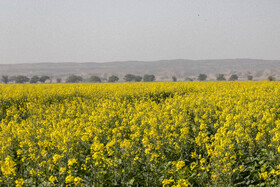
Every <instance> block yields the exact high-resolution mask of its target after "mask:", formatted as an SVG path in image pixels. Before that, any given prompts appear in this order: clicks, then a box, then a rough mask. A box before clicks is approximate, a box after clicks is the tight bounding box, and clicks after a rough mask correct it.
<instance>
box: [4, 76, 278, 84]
mask: <svg viewBox="0 0 280 187" xmlns="http://www.w3.org/2000/svg"><path fill="white" fill-rule="evenodd" d="M207 78H208V76H207V75H206V74H203V73H201V74H199V75H198V76H197V78H193V77H192V78H190V77H186V78H185V79H184V80H185V81H194V80H197V81H207ZM238 79H239V77H238V75H236V74H232V75H230V77H229V78H228V79H226V77H225V75H224V74H217V75H216V81H226V80H228V81H237V80H238ZM155 80H156V77H155V75H153V74H145V75H144V76H139V75H134V74H126V75H125V76H124V77H123V81H124V82H141V81H143V82H154V81H155ZM247 80H249V81H252V80H253V76H252V75H248V76H247ZM267 80H269V81H275V80H276V79H275V77H274V76H272V75H270V76H268V78H267ZM47 81H48V82H49V83H51V82H52V79H51V77H50V76H47V75H43V76H37V75H34V76H32V77H30V78H29V77H28V76H25V75H17V76H7V75H3V76H2V78H1V82H2V83H4V84H8V83H30V84H36V83H46V82H47ZM118 81H120V79H119V77H118V76H117V75H111V76H109V77H108V79H107V78H101V77H99V76H97V75H92V76H90V77H89V78H87V79H84V78H83V77H82V76H80V75H69V76H68V77H67V78H66V79H65V80H64V82H65V83H81V82H92V83H101V82H110V83H114V82H118ZM171 81H173V82H176V81H177V77H176V76H172V77H171ZM55 82H56V83H61V82H63V81H62V78H59V77H58V78H56V79H55Z"/></svg>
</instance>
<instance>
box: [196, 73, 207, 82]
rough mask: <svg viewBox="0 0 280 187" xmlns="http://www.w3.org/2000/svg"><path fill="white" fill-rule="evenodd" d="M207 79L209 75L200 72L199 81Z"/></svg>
mask: <svg viewBox="0 0 280 187" xmlns="http://www.w3.org/2000/svg"><path fill="white" fill-rule="evenodd" d="M206 79H207V75H205V74H199V75H198V77H197V80H199V81H205V80H206Z"/></svg>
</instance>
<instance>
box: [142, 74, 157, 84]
mask: <svg viewBox="0 0 280 187" xmlns="http://www.w3.org/2000/svg"><path fill="white" fill-rule="evenodd" d="M155 80H156V78H155V76H154V75H148V74H145V75H144V78H143V81H144V82H153V81H155Z"/></svg>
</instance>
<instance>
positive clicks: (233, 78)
mask: <svg viewBox="0 0 280 187" xmlns="http://www.w3.org/2000/svg"><path fill="white" fill-rule="evenodd" d="M228 80H229V81H237V80H238V76H237V75H236V74H233V75H231V76H230V77H229V79H228Z"/></svg>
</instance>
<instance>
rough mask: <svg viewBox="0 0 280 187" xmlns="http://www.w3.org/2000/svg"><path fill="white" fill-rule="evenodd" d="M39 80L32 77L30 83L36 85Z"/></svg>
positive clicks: (36, 77)
mask: <svg viewBox="0 0 280 187" xmlns="http://www.w3.org/2000/svg"><path fill="white" fill-rule="evenodd" d="M39 80H40V78H39V77H38V76H37V75H34V76H33V77H31V79H30V83H37V82H38V81H39Z"/></svg>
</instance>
